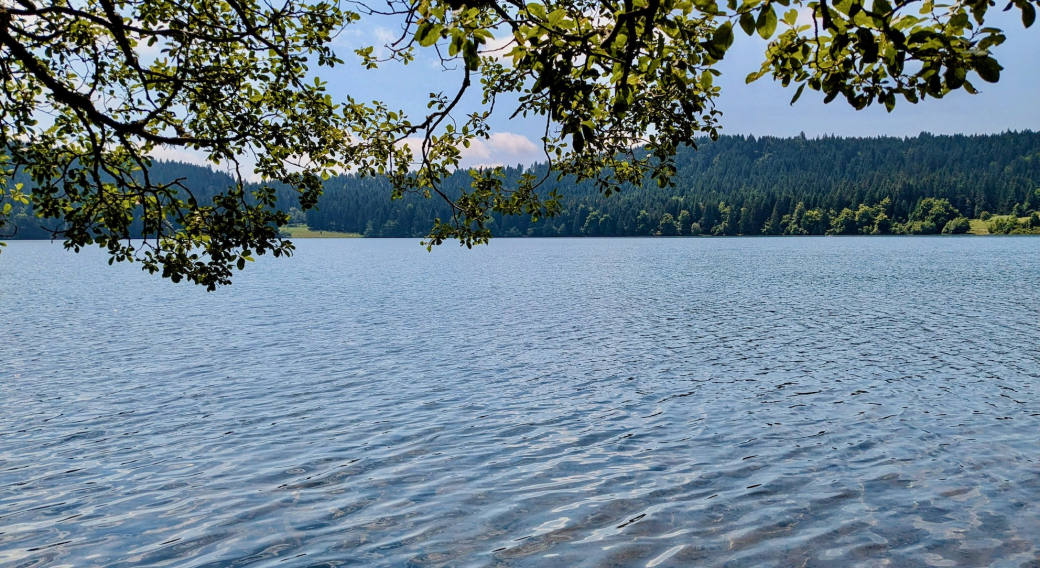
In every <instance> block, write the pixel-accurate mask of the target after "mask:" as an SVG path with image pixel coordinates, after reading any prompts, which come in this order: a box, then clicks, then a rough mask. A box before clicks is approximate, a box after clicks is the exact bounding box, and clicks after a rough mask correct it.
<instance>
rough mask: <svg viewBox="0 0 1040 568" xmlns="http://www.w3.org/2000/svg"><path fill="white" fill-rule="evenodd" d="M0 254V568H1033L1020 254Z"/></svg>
mask: <svg viewBox="0 0 1040 568" xmlns="http://www.w3.org/2000/svg"><path fill="white" fill-rule="evenodd" d="M298 247H299V251H298V253H297V255H296V256H295V257H293V258H292V259H289V260H261V261H260V262H258V263H257V266H253V267H250V269H248V270H247V271H246V272H244V273H241V275H240V277H239V279H238V281H237V282H236V283H235V284H234V285H233V286H232V287H230V288H228V289H223V290H221V291H218V292H216V293H206V292H205V291H203V290H200V289H197V288H193V287H189V286H186V285H173V284H170V283H169V282H164V281H160V280H159V279H157V278H154V277H148V276H146V275H144V274H140V273H139V272H138V270H137V268H136V267H133V266H116V267H108V266H107V265H104V264H103V262H101V261H102V260H103V258H101V256H100V254H99V253H97V252H90V253H87V254H80V255H73V254H70V253H65V252H64V251H62V250H61V248H60V246H59V245H52V244H49V243H39V242H12V243H10V245H9V246H8V247H7V248H6V249H5V250H4V252H3V253H2V254H0V329H2V330H3V335H2V338H3V339H2V343H0V565H3V566H5V567H6V566H64V565H68V566H114V567H121V566H145V565H147V566H154V565H170V566H209V567H216V566H228V567H230V566H333V565H363V566H539V567H541V566H550V567H551V566H567V567H570V566H640V567H642V566H646V567H653V566H740V567H744V566H747V567H752V566H842V567H845V566H881V565H889V566H915V567H916V566H1023V567H1024V566H1033V567H1036V566H1040V521H1038V519H1040V464H1038V458H1040V385H1038V377H1040V356H1038V351H1037V346H1038V344H1040V301H1038V300H1040V239H1030V238H997V237H989V238H782V239H767V238H758V239H584V240H567V239H556V240H506V239H502V240H498V241H495V242H493V243H492V245H491V246H490V247H484V248H479V249H475V250H473V251H466V250H459V249H456V248H454V247H445V248H442V249H440V250H437V251H435V252H434V253H433V254H430V253H427V252H425V250H424V249H422V248H421V247H420V246H419V245H418V244H417V243H416V242H415V241H412V240H401V241H387V240H382V241H381V240H363V239H354V240H342V241H339V240H316V241H303V242H299V243H298Z"/></svg>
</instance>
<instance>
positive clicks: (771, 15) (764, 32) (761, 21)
mask: <svg viewBox="0 0 1040 568" xmlns="http://www.w3.org/2000/svg"><path fill="white" fill-rule="evenodd" d="M755 27H756V28H758V35H759V36H761V37H762V39H769V38H770V37H772V36H773V32H775V31H776V10H774V9H773V7H772V6H766V7H763V8H762V11H760V12H759V13H758V21H757V22H755Z"/></svg>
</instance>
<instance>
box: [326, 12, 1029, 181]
mask: <svg viewBox="0 0 1040 568" xmlns="http://www.w3.org/2000/svg"><path fill="white" fill-rule="evenodd" d="M994 12H995V11H994ZM1017 14H1018V12H1017V10H1016V11H1012V12H1009V13H1006V14H1003V13H999V12H998V13H997V14H995V15H994V13H993V12H990V15H991V16H990V18H988V19H987V24H988V25H992V26H995V27H1000V28H1002V29H1004V30H1005V33H1006V35H1007V38H1008V39H1007V42H1005V44H1004V45H1002V46H1000V47H999V48H998V49H997V50H995V55H996V57H997V59H998V60H999V61H1000V62H1001V64H1002V65H1003V66H1004V68H1005V70H1004V71H1003V73H1002V74H1001V80H1000V82H999V83H996V84H989V83H984V82H983V81H981V79H977V78H976V80H975V81H973V84H974V85H975V86H976V88H978V89H979V90H980V91H981V92H980V93H979V94H977V95H969V94H967V93H964V92H958V93H954V94H951V95H948V96H947V97H946V98H944V99H942V100H935V99H929V100H926V101H924V102H922V103H919V104H917V105H912V104H909V103H907V102H905V101H903V100H900V101H899V103H898V104H897V106H896V108H895V110H894V112H892V113H888V112H887V111H886V110H885V109H884V107H883V106H875V107H870V108H867V109H865V110H862V111H856V110H854V109H853V108H851V107H850V106H848V104H847V103H845V102H843V100H842V99H840V98H839V100H835V101H834V102H832V103H831V104H824V103H823V95H822V94H821V93H817V92H814V91H810V90H806V92H805V93H804V94H803V95H802V97H801V99H800V100H799V101H798V102H797V103H796V104H795V105H793V106H792V105H790V104H789V103H790V100H791V97H792V96H793V95H794V89H785V88H783V87H782V86H781V85H780V84H779V83H777V82H774V81H772V80H771V79H770V78H769V77H763V78H762V79H760V80H758V81H757V82H754V83H752V84H750V85H747V84H745V83H744V78H745V77H746V76H747V75H748V73H751V72H752V71H756V70H757V69H758V68H759V66H760V64H761V61H762V59H763V53H764V49H765V45H766V42H765V41H763V40H761V39H759V38H758V37H757V36H755V37H748V36H746V35H744V34H743V33H740V32H739V30H738V33H737V38H736V42H735V43H734V45H733V47H732V48H731V49H730V52H729V53H728V54H727V55H726V58H725V60H723V61H722V62H721V64H720V65H719V66H718V67H717V68H718V69H719V70H720V71H721V72H722V76H721V77H720V78H718V79H716V81H715V83H716V84H717V85H719V86H720V87H721V88H722V93H721V95H720V97H719V98H718V100H717V101H716V103H717V105H718V109H720V110H722V111H723V116H722V120H721V124H722V133H724V134H754V135H756V136H762V135H772V136H785V137H786V136H797V135H798V134H799V133H802V132H804V133H805V134H806V135H807V136H809V137H817V136H823V135H838V136H916V135H917V134H919V133H921V132H931V133H933V134H954V133H968V134H976V133H997V132H1004V131H1007V130H1027V129H1028V130H1040V65H1038V64H1037V62H1040V25H1036V26H1034V27H1033V28H1031V29H1028V30H1027V29H1024V28H1023V27H1022V24H1021V21H1020V20H1019V19H1018V17H1019V16H1018V15H1017ZM394 37H395V22H394V21H392V20H375V21H373V20H371V19H365V18H363V19H362V21H361V22H359V23H358V24H356V25H354V26H353V27H351V28H349V29H348V30H346V31H345V32H344V33H343V34H341V36H340V37H339V38H337V40H336V44H337V49H338V51H339V53H340V54H341V56H342V57H343V58H344V59H345V60H347V65H346V66H344V67H342V68H340V67H337V68H336V69H335V70H334V72H332V73H329V72H328V71H323V72H322V73H321V75H322V77H323V78H324V79H325V80H327V81H329V87H330V90H331V92H332V94H333V96H334V97H342V96H345V95H348V94H349V95H351V96H353V97H355V98H356V99H358V100H366V101H367V100H382V101H384V102H386V103H387V104H389V106H391V107H392V108H400V109H402V110H405V111H406V112H408V113H409V114H411V115H413V116H419V115H420V113H421V112H422V111H423V110H425V103H426V101H427V100H428V99H427V98H426V97H427V96H428V95H429V93H430V92H435V91H438V92H439V91H444V92H453V91H452V89H454V88H456V86H457V85H458V81H459V72H458V71H457V70H455V71H445V70H443V69H442V68H441V67H440V66H439V64H437V62H435V61H434V59H433V58H432V57H431V55H432V54H430V53H429V52H428V50H424V51H423V52H420V54H419V57H418V58H417V60H416V61H415V62H414V63H412V64H410V65H408V66H407V67H405V66H401V65H400V64H388V65H387V66H384V67H382V68H380V69H378V70H376V71H365V70H361V69H359V68H358V67H357V66H355V65H352V63H353V61H355V60H356V58H355V57H354V56H353V54H352V50H353V49H354V48H356V47H362V46H367V45H376V46H380V45H384V44H386V43H387V42H388V41H392V39H393V38H394ZM473 91H474V93H476V91H478V89H473ZM464 105H465V107H466V108H467V109H471V110H472V109H476V108H480V101H479V99H478V97H477V96H476V94H474V96H470V97H467V98H466V99H465V100H464ZM496 114H499V115H501V116H499V117H497V118H496V119H495V120H493V121H492V123H491V125H492V128H493V132H494V134H493V135H492V137H491V139H490V140H488V141H487V142H485V143H482V144H476V145H474V147H473V148H471V149H469V150H467V151H466V152H465V154H464V156H465V160H464V165H467V166H476V165H499V164H508V165H514V164H518V163H520V164H525V165H526V164H530V163H533V162H535V161H540V160H543V159H544V157H543V156H542V154H541V150H540V143H539V142H538V139H539V137H540V135H541V134H540V133H541V131H542V130H543V129H544V122H541V121H534V120H527V121H524V120H522V119H514V120H508V119H507V117H508V115H509V114H510V112H498V113H496Z"/></svg>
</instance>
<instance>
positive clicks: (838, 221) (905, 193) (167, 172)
mask: <svg viewBox="0 0 1040 568" xmlns="http://www.w3.org/2000/svg"><path fill="white" fill-rule="evenodd" d="M676 165H677V167H678V173H677V175H676V178H675V184H674V186H672V187H667V188H659V187H657V185H656V184H647V185H646V186H644V187H641V188H635V187H627V188H624V189H623V190H622V191H621V193H618V194H614V195H612V196H610V197H609V198H604V197H603V196H601V195H600V194H599V193H598V191H597V190H596V188H595V187H594V186H592V185H591V184H576V183H574V182H573V181H572V180H569V179H564V180H562V181H556V180H555V177H550V178H549V179H548V180H547V181H546V183H545V185H544V186H543V188H544V189H545V191H548V190H550V189H556V190H558V192H559V193H560V194H561V195H562V203H563V209H564V211H563V213H562V214H561V215H559V216H558V217H555V218H551V219H541V220H539V221H537V222H532V221H531V220H530V219H529V218H526V217H512V216H508V217H501V216H497V217H495V218H494V220H493V222H492V224H491V227H492V231H493V233H494V234H495V235H496V236H507V237H519V236H629V235H665V236H667V235H763V234H764V235H782V234H784V235H802V234H813V235H820V234H887V233H911V234H922V233H923V234H928V233H940V232H947V233H963V232H966V231H967V230H968V221H967V219H968V218H987V217H989V215H1011V214H1013V215H1014V216H1015V217H1023V218H1029V217H1030V216H1031V215H1032V216H1033V219H1027V220H1025V221H1023V222H1016V221H1008V220H1006V219H994V220H993V221H992V222H991V224H990V227H991V232H1001V233H1015V232H1033V231H1037V230H1040V229H1038V228H1037V227H1040V216H1036V215H1033V213H1034V212H1035V211H1036V210H1037V209H1040V133H1034V132H1029V131H1026V132H1017V133H1015V132H1009V133H1004V134H998V135H985V136H964V135H957V136H934V135H930V134H922V135H920V136H917V137H914V138H838V137H824V138H816V139H810V138H806V137H804V136H800V137H795V138H774V137H757V138H756V137H753V136H749V137H745V136H723V137H722V138H720V139H719V140H718V141H717V142H711V141H708V140H704V141H702V142H701V143H700V144H699V148H698V149H696V150H694V149H693V148H685V149H682V150H681V151H680V152H679V154H678V156H677V157H676ZM544 168H545V166H534V167H533V168H532V169H533V171H534V172H535V173H540V174H544V172H545V169H544ZM523 171H524V170H523V168H521V167H519V166H517V167H507V168H504V175H505V177H506V183H507V184H508V183H510V182H512V181H513V180H516V179H517V178H518V177H519V176H520V174H521V173H522V172H523ZM153 176H157V177H160V178H166V179H173V178H186V182H185V183H186V184H187V185H189V186H190V187H192V189H193V190H195V191H196V192H198V193H199V194H201V195H206V194H212V193H213V192H216V191H220V190H222V189H223V188H225V187H226V185H227V183H228V181H229V180H228V178H226V177H225V176H223V174H220V173H218V172H214V171H211V170H207V169H205V168H199V167H196V166H189V165H186V164H179V163H170V162H166V163H159V164H156V166H155V169H154V170H153ZM469 179H470V178H469V176H468V174H466V173H464V172H461V173H459V174H456V175H455V176H454V177H453V178H451V179H450V180H448V182H447V183H446V184H445V186H446V188H447V190H448V192H449V193H450V192H451V191H452V190H454V191H458V189H459V188H460V187H464V185H465V184H468V180H469ZM290 197H291V196H289V195H286V196H285V199H286V203H287V204H289V203H291V201H289V199H290ZM291 213H292V215H293V217H294V219H295V221H296V222H301V223H302V222H306V224H307V225H308V226H309V227H310V228H311V229H313V230H320V231H340V232H350V233H361V234H363V235H365V236H368V237H421V236H424V235H426V233H427V232H428V231H429V230H430V228H431V227H432V225H433V222H434V219H436V218H440V219H442V220H447V219H448V218H449V217H450V210H449V206H448V205H447V203H445V202H444V201H443V200H440V199H424V198H421V197H418V196H411V195H406V196H405V197H404V198H402V199H399V200H395V201H391V200H390V187H389V184H388V183H387V181H386V180H383V179H373V178H367V179H360V178H357V177H355V176H340V177H337V178H333V179H331V180H329V181H328V182H326V184H325V194H324V196H323V197H322V198H321V199H320V201H319V203H318V208H317V210H312V211H307V212H306V213H302V212H300V211H297V210H295V209H292V210H291ZM20 215H21V216H20V217H18V218H17V219H16V222H17V223H18V225H19V226H20V230H19V234H18V236H19V237H23V238H32V237H40V236H46V233H45V231H41V230H39V229H33V228H32V225H33V223H32V219H31V212H30V211H24V210H23V211H21V212H20ZM1030 221H1032V225H1033V227H1031V226H1030V225H1031V223H1030Z"/></svg>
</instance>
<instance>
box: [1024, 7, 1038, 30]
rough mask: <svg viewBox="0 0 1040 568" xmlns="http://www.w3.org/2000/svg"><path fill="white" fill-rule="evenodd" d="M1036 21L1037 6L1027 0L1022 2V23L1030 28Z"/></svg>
mask: <svg viewBox="0 0 1040 568" xmlns="http://www.w3.org/2000/svg"><path fill="white" fill-rule="evenodd" d="M1035 21H1036V8H1033V5H1032V4H1031V3H1029V1H1028V0H1027V1H1026V2H1025V3H1024V4H1022V23H1023V24H1024V25H1025V26H1026V27H1027V28H1028V27H1030V26H1032V25H1033V22H1035Z"/></svg>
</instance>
